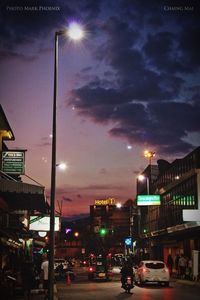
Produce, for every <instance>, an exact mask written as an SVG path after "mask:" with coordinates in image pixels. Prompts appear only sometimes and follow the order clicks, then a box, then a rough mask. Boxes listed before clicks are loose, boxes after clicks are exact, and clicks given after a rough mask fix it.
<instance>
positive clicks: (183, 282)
mask: <svg viewBox="0 0 200 300" xmlns="http://www.w3.org/2000/svg"><path fill="white" fill-rule="evenodd" d="M170 282H174V284H175V285H184V286H187V285H188V286H195V287H198V288H200V281H194V280H186V279H174V278H173V279H172V280H170Z"/></svg>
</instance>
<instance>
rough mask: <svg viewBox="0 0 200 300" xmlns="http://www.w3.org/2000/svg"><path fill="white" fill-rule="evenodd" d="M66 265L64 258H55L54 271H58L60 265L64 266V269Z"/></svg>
mask: <svg viewBox="0 0 200 300" xmlns="http://www.w3.org/2000/svg"><path fill="white" fill-rule="evenodd" d="M65 264H66V260H65V259H64V258H55V259H54V270H56V269H57V267H58V266H59V265H63V267H64V265H65Z"/></svg>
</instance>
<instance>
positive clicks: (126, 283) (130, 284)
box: [122, 276, 134, 293]
mask: <svg viewBox="0 0 200 300" xmlns="http://www.w3.org/2000/svg"><path fill="white" fill-rule="evenodd" d="M122 288H123V289H124V290H125V292H126V293H130V291H131V289H132V288H134V284H133V280H132V278H131V276H126V277H125V280H124V283H123V285H122Z"/></svg>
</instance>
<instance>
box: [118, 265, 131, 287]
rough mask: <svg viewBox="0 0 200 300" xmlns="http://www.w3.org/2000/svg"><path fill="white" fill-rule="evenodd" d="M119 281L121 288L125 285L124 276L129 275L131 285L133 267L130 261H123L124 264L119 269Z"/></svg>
mask: <svg viewBox="0 0 200 300" xmlns="http://www.w3.org/2000/svg"><path fill="white" fill-rule="evenodd" d="M120 273H121V283H122V288H123V287H124V285H125V282H126V277H127V276H130V277H131V283H132V285H133V268H132V266H131V263H130V262H128V261H125V262H124V265H123V267H122V269H121V272H120Z"/></svg>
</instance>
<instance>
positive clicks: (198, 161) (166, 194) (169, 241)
mask: <svg viewBox="0 0 200 300" xmlns="http://www.w3.org/2000/svg"><path fill="white" fill-rule="evenodd" d="M143 173H145V176H148V174H147V172H146V171H144V172H143ZM150 184H151V193H152V194H156V195H160V199H161V204H160V205H157V206H149V207H144V208H142V209H143V211H142V209H141V220H142V221H141V230H140V236H141V239H142V241H143V244H144V245H145V246H144V247H147V248H148V250H149V252H150V255H151V256H152V258H159V259H164V260H165V261H166V260H167V256H168V254H172V257H173V258H174V259H175V257H176V255H177V254H184V255H185V256H186V257H188V258H190V257H192V255H193V252H194V250H196V251H200V219H199V220H196V219H195V220H192V219H191V220H189V221H184V219H183V210H185V209H187V210H191V209H192V210H198V209H200V147H198V148H196V149H195V150H194V151H192V152H191V153H189V154H188V155H186V156H185V157H183V158H182V159H176V160H175V161H173V162H172V163H168V162H166V161H164V160H159V161H158V176H157V178H154V180H152V181H151V183H150ZM137 190H138V194H139V193H143V194H145V190H142V188H141V184H140V182H137Z"/></svg>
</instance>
